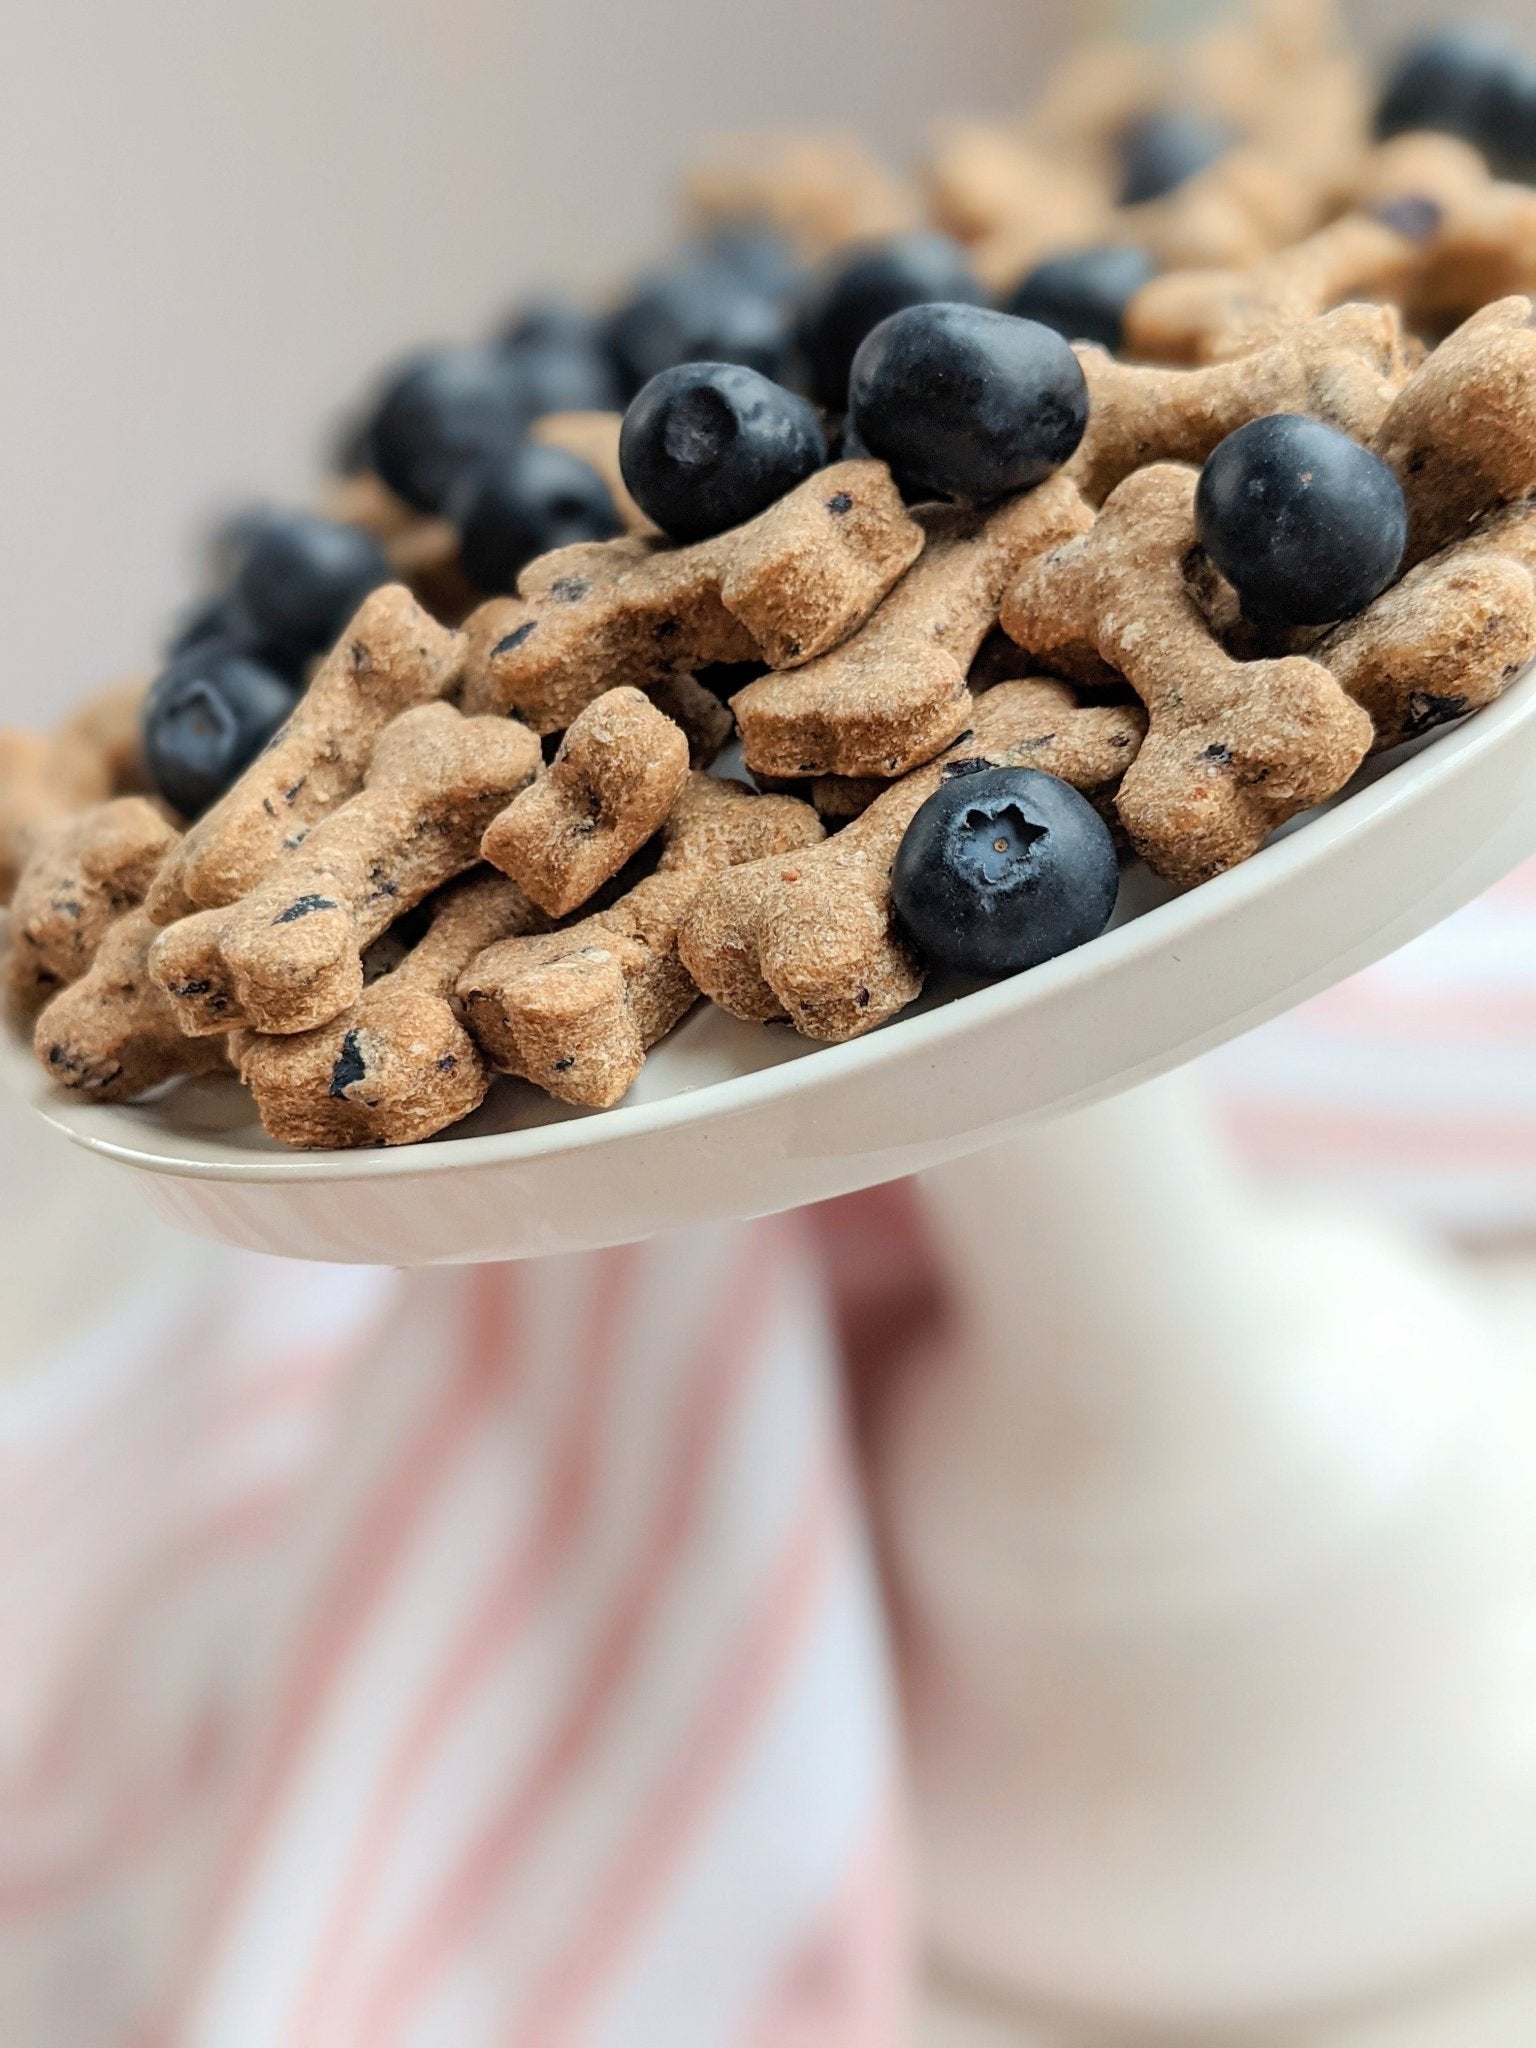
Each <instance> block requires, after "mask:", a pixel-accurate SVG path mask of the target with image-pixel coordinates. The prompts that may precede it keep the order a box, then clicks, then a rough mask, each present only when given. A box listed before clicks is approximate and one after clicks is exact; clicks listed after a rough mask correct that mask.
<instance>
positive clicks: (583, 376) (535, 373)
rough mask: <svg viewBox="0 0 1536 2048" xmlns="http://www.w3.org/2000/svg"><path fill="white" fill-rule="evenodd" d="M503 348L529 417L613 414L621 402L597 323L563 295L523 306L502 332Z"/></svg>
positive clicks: (523, 408) (523, 407)
mask: <svg viewBox="0 0 1536 2048" xmlns="http://www.w3.org/2000/svg"><path fill="white" fill-rule="evenodd" d="M501 346H502V348H503V349H504V350H505V352H506V355H507V360H508V363H509V365H510V367H511V369H512V372H513V383H514V386H515V389H516V393H517V398H518V402H519V404H520V405H521V408H522V410H523V411H524V412H525V413H526V414H527V415H528V417H529V418H530V419H537V418H539V416H540V415H541V414H543V413H547V412H611V411H613V409H614V408H615V407H616V406H617V405H618V404H619V385H618V379H617V377H616V376H615V375H614V369H613V364H612V363H611V362H610V361H609V359H608V352H607V349H606V348H605V347H604V345H603V337H602V333H601V330H600V329H599V327H598V323H597V322H596V321H595V320H594V319H593V318H592V316H591V314H589V313H584V312H582V310H581V309H580V308H579V307H577V306H573V305H570V304H569V303H568V302H567V301H566V300H564V299H541V300H537V301H535V303H534V304H532V305H530V306H526V307H524V308H523V310H522V312H520V313H519V314H518V315H517V317H516V318H515V319H514V320H512V321H511V322H510V323H509V324H508V326H507V327H506V329H505V330H504V331H503V333H502V336H501Z"/></svg>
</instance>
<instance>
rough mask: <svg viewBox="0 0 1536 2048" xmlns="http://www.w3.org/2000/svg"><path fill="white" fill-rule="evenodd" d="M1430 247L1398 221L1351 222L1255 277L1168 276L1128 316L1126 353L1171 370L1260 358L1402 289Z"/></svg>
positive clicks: (1298, 245)
mask: <svg viewBox="0 0 1536 2048" xmlns="http://www.w3.org/2000/svg"><path fill="white" fill-rule="evenodd" d="M1434 217H1435V218H1436V219H1437V218H1438V216H1437V215H1436V216H1434ZM1426 218H1428V216H1426ZM1409 225H1410V226H1411V227H1413V228H1414V229H1417V228H1418V225H1419V223H1418V221H1417V219H1410V221H1409ZM1422 240H1423V237H1422V234H1420V233H1416V232H1408V231H1407V229H1406V228H1405V227H1403V226H1399V225H1396V224H1395V223H1394V221H1392V220H1383V219H1380V218H1378V217H1376V216H1375V215H1372V214H1367V213H1348V214H1344V215H1342V216H1341V217H1340V218H1339V219H1338V220H1335V221H1330V222H1329V224H1328V225H1327V227H1324V228H1319V229H1318V230H1317V232H1316V233H1315V234H1313V235H1309V236H1307V237H1306V239H1305V240H1304V241H1300V242H1295V243H1292V245H1291V246H1290V247H1289V248H1287V249H1281V250H1278V251H1276V253H1275V254H1273V255H1271V256H1267V257H1265V258H1264V260H1263V261H1262V262H1260V263H1256V264H1253V265H1251V266H1250V267H1249V268H1247V269H1239V270H1175V271H1168V272H1166V273H1165V274H1164V275H1163V276H1161V277H1154V278H1150V279H1149V280H1148V281H1147V283H1146V284H1144V285H1143V286H1142V288H1141V290H1140V291H1139V292H1137V293H1136V295H1135V297H1134V298H1133V299H1132V300H1131V302H1130V304H1129V305H1128V306H1127V307H1126V309H1125V346H1126V351H1127V353H1128V354H1130V355H1134V356H1145V357H1149V358H1150V359H1151V360H1153V361H1155V362H1164V363H1201V362H1204V363H1220V362H1230V361H1231V360H1232V358H1233V357H1235V356H1245V355H1251V354H1252V353H1253V351H1254V350H1255V349H1259V348H1265V347H1268V346H1269V345H1270V344H1271V343H1272V342H1274V341H1276V340H1278V339H1279V338H1280V336H1281V335H1283V334H1284V333H1286V332H1287V330H1288V329H1290V328H1293V327H1298V326H1300V325H1301V324H1302V323H1303V322H1304V321H1307V320H1311V319H1315V318H1316V316H1317V315H1318V314H1319V313H1323V312H1326V311H1327V310H1328V308H1329V307H1330V306H1337V305H1338V304H1339V303H1340V301H1341V300H1344V299H1351V298H1372V297H1378V296H1391V295H1392V294H1393V293H1394V292H1396V291H1399V290H1401V289H1402V288H1403V287H1404V286H1405V285H1406V284H1407V282H1408V281H1409V279H1410V278H1411V277H1412V276H1413V273H1414V271H1415V269H1416V267H1418V266H1419V265H1420V264H1421V263H1422V260H1423V248H1422Z"/></svg>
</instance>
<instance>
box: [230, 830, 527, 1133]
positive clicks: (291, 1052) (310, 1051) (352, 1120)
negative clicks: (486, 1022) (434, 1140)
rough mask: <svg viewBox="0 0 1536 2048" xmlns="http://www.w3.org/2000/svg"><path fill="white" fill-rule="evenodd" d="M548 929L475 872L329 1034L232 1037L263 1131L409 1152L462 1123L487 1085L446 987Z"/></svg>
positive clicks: (440, 901)
mask: <svg viewBox="0 0 1536 2048" xmlns="http://www.w3.org/2000/svg"><path fill="white" fill-rule="evenodd" d="M545 923H546V919H545V917H544V915H543V913H542V912H541V911H540V910H539V909H538V907H537V905H536V904H533V903H530V902H529V900H528V898H527V897H526V896H525V895H524V894H523V892H522V891H521V889H519V888H518V887H517V885H516V883H515V882H510V881H508V880H507V879H506V877H505V876H503V875H495V874H491V873H489V872H487V871H484V870H479V871H476V872H475V873H474V874H472V875H467V876H465V877H464V878H463V879H461V880H460V881H457V882H453V883H450V884H449V886H448V887H447V888H446V889H444V890H443V891H442V892H441V893H440V894H439V895H438V896H437V897H435V898H434V899H433V904H432V920H431V923H430V925H429V926H428V929H427V931H426V934H425V935H424V936H423V937H422V938H421V939H420V940H419V941H418V942H417V944H416V945H415V946H414V947H412V948H411V949H410V950H409V951H408V952H407V953H406V954H405V956H404V958H403V959H402V960H401V961H400V962H399V964H398V965H397V966H395V967H394V968H392V969H391V970H390V971H389V972H388V973H386V974H383V975H381V976H380V977H379V978H378V979H377V980H375V981H372V982H371V983H370V984H369V986H368V987H367V988H366V989H365V990H364V991H363V993H362V995H361V996H360V997H359V998H358V1000H357V1001H356V1002H355V1003H354V1004H353V1005H352V1007H351V1008H350V1009H348V1010H344V1011H343V1012H342V1014H341V1015H340V1016H339V1017H336V1018H333V1019H332V1021H331V1022H330V1023H329V1024H323V1025H320V1026H319V1027H318V1028H317V1029H315V1030H312V1031H299V1032H294V1033H291V1034H289V1035H288V1036H286V1037H271V1036H265V1035H262V1034H259V1033H257V1032H252V1031H242V1032H239V1033H237V1034H236V1035H235V1040H234V1046H233V1050H234V1056H235V1059H236V1063H237V1064H238V1066H239V1069H240V1077H241V1079H242V1080H243V1081H244V1082H245V1084H246V1086H247V1087H248V1088H249V1089H250V1091H251V1094H252V1096H253V1097H254V1098H255V1102H256V1107H257V1110H258V1111H259V1113H260V1115H261V1121H262V1124H263V1126H264V1128H265V1129H266V1130H267V1131H268V1132H269V1133H270V1135H271V1136H272V1137H274V1138H276V1139H277V1140H278V1141H279V1142H280V1143H282V1144H284V1145H298V1146H304V1147H307V1148H310V1149H314V1148H317V1147H326V1146H335V1147H351V1146H358V1145H414V1144H416V1143H418V1142H419V1141H420V1140H421V1139H423V1138H431V1137H435V1136H436V1134H437V1133H438V1132H439V1131H444V1130H447V1129H449V1128H450V1127H451V1126H452V1125H454V1124H457V1123H460V1122H462V1120H463V1119H464V1118H465V1117H466V1116H468V1115H469V1114H470V1112H471V1111H472V1110H475V1109H478V1108H479V1106H480V1104H481V1102H482V1101H483V1100H484V1099H485V1093H486V1090H487V1089H488V1087H489V1086H490V1073H489V1070H488V1069H487V1067H486V1064H485V1061H484V1060H483V1058H482V1057H481V1054H480V1049H479V1047H478V1046H477V1045H476V1044H475V1042H474V1040H473V1039H472V1038H471V1037H470V1036H469V1033H468V1032H467V1031H466V1030H465V1029H464V1025H463V1022H462V1021H461V1018H460V1016H459V1011H458V1007H457V1004H456V1002H455V1000H454V986H455V984H456V983H457V981H458V979H459V976H460V975H461V974H462V973H463V972H464V970H465V968H466V967H467V966H468V965H469V963H470V961H471V960H473V959H474V958H475V956H476V955H477V954H478V953H481V952H483V951H484V950H485V948H486V947H487V946H490V945H494V944H495V943H496V942H497V941H498V940H501V939H507V938H511V937H513V936H515V935H516V934H519V933H524V932H536V931H540V930H542V929H543V927H544V925H545Z"/></svg>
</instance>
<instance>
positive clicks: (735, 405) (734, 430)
mask: <svg viewBox="0 0 1536 2048" xmlns="http://www.w3.org/2000/svg"><path fill="white" fill-rule="evenodd" d="M826 459H827V443H826V437H825V436H824V434H823V433H822V430H821V422H820V420H819V419H818V417H817V415H816V410H815V407H814V406H812V405H810V404H808V403H807V401H806V400H805V399H803V398H799V397H797V396H796V395H795V393H794V392H792V391H785V390H784V389H783V388H782V387H781V386H779V385H777V384H771V383H770V382H769V381H768V379H767V378H766V377H762V376H759V375H758V373H757V371H756V370H748V369H743V368H742V367H741V365H739V364H735V363H681V364H679V365H678V366H677V368H675V369H672V370H663V371H662V372H661V374H660V376H658V377H653V378H652V379H651V381H650V382H649V383H648V384H647V385H646V387H645V389H644V390H643V391H642V392H641V393H640V395H639V397H638V398H637V399H636V400H635V401H634V403H633V404H632V405H631V406H630V408H629V411H628V412H627V413H625V415H624V426H623V431H622V432H621V433H620V436H619V468H620V469H621V470H622V471H623V475H624V481H625V483H626V484H627V485H628V486H629V489H630V491H631V493H632V494H633V496H634V498H635V500H636V502H637V503H638V504H639V506H640V508H641V510H642V511H644V512H646V513H647V514H649V516H650V517H651V518H652V519H654V520H655V522H656V524H657V525H658V526H659V527H660V528H661V530H662V532H663V533H667V534H670V535H671V536H672V538H673V539H674V540H682V541H689V540H705V539H707V538H708V537H709V535H710V534H713V533H723V532H724V531H725V530H726V528H727V527H730V526H739V525H740V524H741V523H742V521H743V520H744V519H750V518H752V517H753V515H754V514H755V513H758V512H761V511H763V510H764V509H765V508H766V507H767V506H769V505H771V504H772V503H773V502H774V500H775V499H776V498H782V497H783V495H784V493H785V492H786V491H789V490H793V489H794V487H795V485H796V484H798V483H800V482H802V481H803V480H804V479H805V478H806V477H808V476H809V475H811V473H812V471H814V470H817V469H820V468H821V466H822V465H823V463H824V462H825V461H826Z"/></svg>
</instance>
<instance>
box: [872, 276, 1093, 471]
mask: <svg viewBox="0 0 1536 2048" xmlns="http://www.w3.org/2000/svg"><path fill="white" fill-rule="evenodd" d="M848 408H849V415H850V417H851V419H852V421H853V426H854V431H855V432H856V433H857V435H858V437H859V439H860V441H861V442H862V443H863V445H864V446H865V447H866V448H867V449H868V450H869V452H870V453H871V455H877V456H879V457H880V459H881V461H882V462H887V463H889V464H890V466H891V469H892V471H893V472H894V473H895V475H897V476H898V477H900V478H901V480H902V481H903V483H904V484H906V485H908V486H910V487H912V488H916V489H919V490H921V491H924V492H926V493H927V494H929V495H930V496H934V497H940V498H968V499H977V500H985V499H988V498H1001V497H1004V496H1006V495H1007V494H1008V493H1009V492H1011V491H1022V490H1026V489H1028V487H1029V486H1030V485H1031V484H1037V483H1039V482H1040V481H1041V479H1042V478H1044V477H1047V476H1049V475H1050V473H1051V471H1052V470H1053V469H1059V468H1060V466H1061V464H1062V463H1064V462H1065V461H1066V459H1067V457H1068V456H1069V455H1070V454H1071V453H1072V451H1073V449H1074V448H1075V447H1076V446H1077V444H1078V442H1079V441H1080V440H1081V439H1082V438H1083V429H1084V427H1085V426H1086V425H1087V424H1088V387H1087V385H1086V384H1085V383H1084V381H1083V373H1082V370H1081V368H1080V366H1079V364H1078V360H1077V357H1076V356H1075V355H1073V353H1072V351H1071V349H1070V348H1069V347H1068V346H1067V344H1066V342H1065V341H1063V340H1062V338H1061V336H1060V335H1059V334H1057V333H1056V332H1055V331H1054V329H1052V328H1049V327H1042V326H1041V325H1040V324H1039V322H1038V321H1035V320H1020V319H1018V318H1017V317H1016V316H1015V315H1014V314H1012V313H994V312H992V311H991V310H990V309H989V308H988V307H986V306H947V305H937V306H909V307H907V309H906V311H905V312H902V313H893V314H892V315H891V317H890V318H889V319H888V320H882V321H881V322H880V325H879V326H878V327H877V328H876V329H875V330H874V332H873V333H872V334H870V335H867V336H866V337H865V339H864V341H863V342H862V344H861V345H860V348H859V352H858V354H857V355H856V356H855V357H854V359H853V374H852V377H851V378H850V380H849V386H848Z"/></svg>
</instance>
